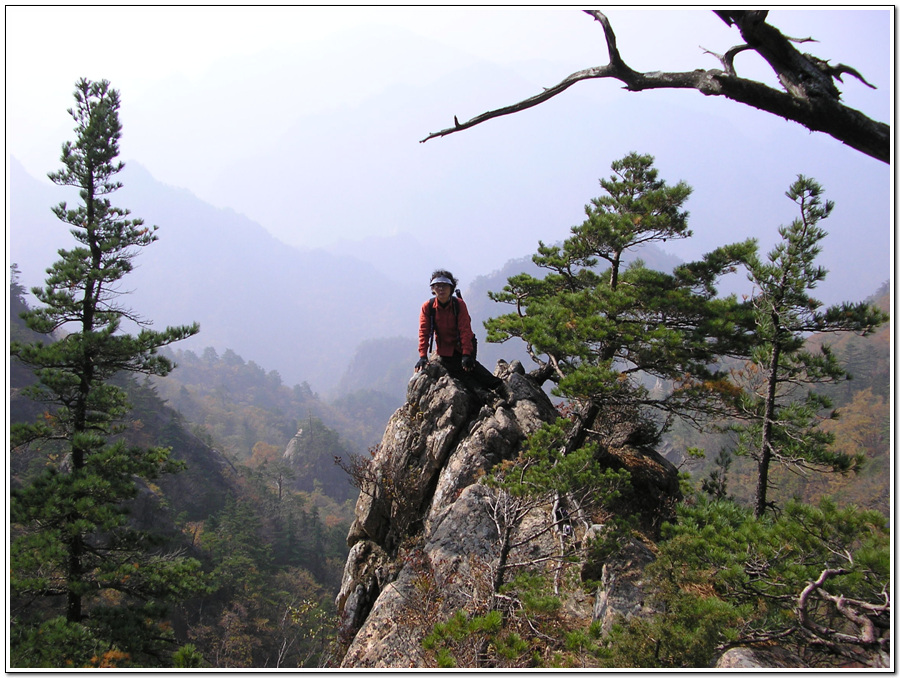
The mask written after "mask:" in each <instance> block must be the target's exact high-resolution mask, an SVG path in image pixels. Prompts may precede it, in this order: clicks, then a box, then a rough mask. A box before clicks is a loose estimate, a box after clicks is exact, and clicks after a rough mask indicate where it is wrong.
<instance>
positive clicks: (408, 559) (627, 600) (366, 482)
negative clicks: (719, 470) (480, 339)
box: [336, 362, 677, 668]
mask: <svg viewBox="0 0 900 678" xmlns="http://www.w3.org/2000/svg"><path fill="white" fill-rule="evenodd" d="M495 374H497V376H499V377H501V378H502V379H503V382H504V387H503V389H502V390H503V393H502V394H499V395H498V394H494V393H491V392H485V391H481V390H480V389H477V388H474V389H473V388H471V387H470V388H467V387H466V386H464V385H463V384H462V383H460V382H459V381H457V380H455V379H453V378H451V377H450V376H449V375H448V374H447V373H446V371H445V370H444V369H443V368H442V367H441V366H440V365H439V364H435V363H431V364H429V365H428V366H427V367H426V368H425V369H424V370H422V371H421V372H419V373H418V374H417V375H415V376H414V377H413V378H412V379H411V380H410V382H409V386H408V393H407V402H406V404H405V405H404V406H403V407H401V408H400V409H399V410H397V412H395V414H394V415H393V417H392V418H391V420H390V422H389V423H388V426H387V429H386V431H385V434H384V438H383V439H382V442H381V445H380V446H379V448H378V449H377V451H376V452H375V454H374V457H373V458H372V460H371V462H370V464H369V465H368V467H367V468H366V469H365V473H364V476H363V477H361V478H359V479H357V480H358V481H359V484H360V485H361V488H362V489H361V492H360V496H359V499H358V501H357V504H356V517H355V520H354V523H353V525H352V526H351V528H350V532H349V534H348V538H347V539H348V545H349V546H350V547H351V550H350V554H349V556H348V558H347V563H346V566H345V569H344V577H343V581H342V585H341V589H340V592H339V594H338V596H337V601H336V602H337V605H338V608H339V610H340V611H341V615H342V629H341V631H342V637H343V639H344V640H345V642H346V647H347V650H346V653H345V655H344V659H343V662H342V666H343V667H345V668H406V667H419V666H423V665H425V664H424V662H425V660H426V658H425V656H424V652H423V649H422V639H423V637H424V636H425V635H426V634H427V633H428V631H429V630H430V628H431V626H432V625H433V624H434V623H435V621H439V620H445V619H447V618H449V616H450V615H452V614H453V612H454V611H456V610H458V609H462V608H465V609H468V610H473V609H479V606H482V608H481V609H486V608H484V607H483V606H484V605H486V604H487V603H489V602H490V598H491V595H492V594H493V588H492V586H491V585H492V584H495V583H496V582H493V581H492V573H494V572H496V571H497V563H498V558H499V557H500V553H501V534H500V531H499V530H500V525H501V521H499V520H498V513H499V511H500V504H501V499H502V497H501V495H500V494H498V491H497V490H495V489H492V488H490V487H488V486H487V485H485V484H483V483H481V482H479V480H480V479H481V478H482V476H483V475H484V474H485V473H486V472H487V471H488V470H490V469H491V468H492V467H493V466H494V465H495V464H498V463H500V462H502V461H504V460H508V459H514V458H515V457H516V456H517V455H518V453H519V452H520V450H521V447H522V443H523V442H524V440H525V439H526V437H527V436H528V435H529V434H531V433H532V432H534V431H536V430H537V429H538V428H539V427H540V426H541V425H542V424H543V423H544V422H549V421H553V420H554V419H556V417H557V416H558V414H557V411H556V409H555V408H554V406H553V404H552V402H551V401H550V399H549V398H548V397H547V395H546V394H545V393H544V392H543V390H542V389H541V387H540V384H539V383H538V382H537V381H535V380H534V379H533V378H532V377H530V376H529V375H527V374H525V370H524V369H523V368H522V366H521V364H519V363H518V362H515V363H512V364H510V365H507V364H505V363H502V362H501V363H498V368H497V370H496V372H495ZM622 450H627V451H626V452H621V451H620V450H609V451H607V452H605V453H606V454H608V455H609V457H610V464H618V465H620V466H621V467H627V468H632V467H633V468H638V469H643V470H644V475H643V476H642V477H643V478H644V480H645V482H646V483H647V484H648V487H650V486H652V487H653V488H655V489H654V492H656V493H657V494H658V495H660V496H662V495H664V494H665V493H666V492H668V491H670V490H671V489H672V488H673V487H674V488H675V492H677V472H675V471H674V468H672V469H669V468H668V467H667V466H665V464H661V463H660V462H658V460H657V459H656V458H654V457H652V455H649V456H648V455H645V454H643V453H642V450H640V449H636V448H630V447H628V446H623V447H622ZM663 461H664V460H663ZM669 466H671V465H669ZM654 469H655V470H654ZM656 475H658V477H655V476H656ZM550 513H551V509H550V507H542V508H535V509H534V510H531V511H530V512H529V513H527V514H526V515H525V516H524V517H523V518H522V519H521V520H520V521H519V523H518V524H517V528H516V529H517V530H519V533H520V534H521V533H522V531H525V530H528V531H530V532H529V534H533V535H535V537H534V538H533V539H532V538H529V539H528V540H527V544H524V545H522V546H520V547H518V549H513V550H511V551H509V552H508V553H505V554H504V557H508V559H509V562H518V563H521V562H540V561H542V560H544V559H543V558H542V557H541V556H542V555H546V554H548V553H551V552H553V551H554V549H558V550H560V552H562V551H563V550H565V549H571V548H583V547H584V544H585V543H586V540H585V539H584V538H583V537H584V531H583V529H582V528H580V527H579V528H578V529H579V530H580V536H579V537H578V538H577V539H576V538H575V537H574V536H573V535H569V534H568V533H566V534H563V533H562V532H560V531H559V530H553V529H540V528H541V526H547V525H550V524H551V523H552V522H553V521H552V519H551V515H550ZM594 529H595V530H596V529H599V528H598V527H596V526H595V528H594ZM516 541H524V540H521V539H512V540H510V543H515V542H516ZM621 557H622V558H623V559H624V560H623V561H622V562H621V563H618V561H616V562H612V561H609V562H607V563H606V564H605V565H604V566H603V582H602V584H601V586H600V589H599V591H598V594H597V595H596V596H590V595H586V594H585V593H584V592H583V591H580V590H578V591H568V592H566V593H565V594H564V595H563V596H562V597H563V598H564V604H565V609H566V613H567V614H568V615H570V617H571V618H572V619H573V620H576V621H579V622H583V623H584V624H585V625H587V624H589V623H590V622H591V621H593V620H594V619H598V618H600V619H603V620H604V621H603V623H604V625H607V620H610V621H609V622H608V624H611V623H612V621H611V620H612V619H614V618H615V617H616V615H621V616H623V617H627V616H630V615H633V614H640V613H641V611H642V610H643V607H644V606H643V596H642V594H641V593H640V591H639V589H640V568H641V566H642V565H643V564H645V563H646V562H648V561H649V559H652V555H651V554H650V553H649V551H647V549H646V547H642V545H641V544H639V543H635V544H633V545H630V546H629V547H628V548H625V549H622V556H621ZM597 615H599V617H598V616H597ZM573 623H574V622H573Z"/></svg>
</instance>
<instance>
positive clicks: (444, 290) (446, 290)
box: [431, 283, 453, 304]
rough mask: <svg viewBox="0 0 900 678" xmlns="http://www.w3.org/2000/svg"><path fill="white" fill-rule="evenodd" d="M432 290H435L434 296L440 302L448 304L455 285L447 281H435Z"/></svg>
mask: <svg viewBox="0 0 900 678" xmlns="http://www.w3.org/2000/svg"><path fill="white" fill-rule="evenodd" d="M431 291H432V292H434V296H436V297H437V299H438V301H439V302H440V303H442V304H446V303H447V302H448V301H450V295H451V294H453V287H452V286H450V285H448V284H447V283H435V284H434V285H432V286H431Z"/></svg>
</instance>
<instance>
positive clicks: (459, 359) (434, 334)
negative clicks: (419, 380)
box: [415, 269, 503, 394]
mask: <svg viewBox="0 0 900 678" xmlns="http://www.w3.org/2000/svg"><path fill="white" fill-rule="evenodd" d="M456 285H457V280H456V278H454V277H453V274H452V273H450V271H445V270H442V269H441V270H437V271H435V272H434V273H432V274H431V293H432V295H433V298H431V299H429V300H428V301H426V302H425V303H424V304H422V308H421V310H420V312H419V361H418V362H417V363H416V367H415V371H416V372H418V371H419V370H421V369H422V368H423V367H425V365H427V364H428V354H429V353H430V351H431V345H432V342H433V343H434V344H435V349H436V351H435V352H436V353H437V356H438V360H439V361H440V363H441V365H443V366H444V368H445V369H446V370H447V372H448V373H449V374H450V376H451V377H455V378H457V379H460V380H461V381H463V382H464V383H467V384H470V385H477V386H481V387H483V388H488V389H491V390H493V391H498V392H499V393H501V394H502V393H503V389H502V387H503V380H502V379H500V378H498V377H495V376H494V375H493V374H491V373H490V372H489V371H488V370H487V368H486V367H484V365H482V364H481V363H479V362H478V361H477V360H475V354H476V347H477V343H476V340H475V333H474V332H473V331H472V318H471V316H470V315H469V309H468V308H467V307H466V302H465V301H463V299H462V295H460V294H459V293H458V292H457V294H456V295H455V296H454V294H453V292H454V291H455V290H456Z"/></svg>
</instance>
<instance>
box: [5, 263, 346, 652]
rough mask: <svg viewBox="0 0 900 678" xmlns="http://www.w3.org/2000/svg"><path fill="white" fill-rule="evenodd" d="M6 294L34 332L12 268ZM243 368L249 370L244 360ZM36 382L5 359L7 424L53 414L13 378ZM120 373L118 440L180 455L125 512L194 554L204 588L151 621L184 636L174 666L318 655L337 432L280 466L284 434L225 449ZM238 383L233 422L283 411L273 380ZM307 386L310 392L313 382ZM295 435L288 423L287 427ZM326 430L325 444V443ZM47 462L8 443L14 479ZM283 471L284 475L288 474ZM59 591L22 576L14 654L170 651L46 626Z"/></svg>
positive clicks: (327, 621)
mask: <svg viewBox="0 0 900 678" xmlns="http://www.w3.org/2000/svg"><path fill="white" fill-rule="evenodd" d="M10 301H11V303H10V315H9V326H10V333H11V335H12V337H13V338H14V339H18V340H20V341H35V340H37V339H38V338H39V335H35V334H34V333H32V332H30V331H29V330H28V329H27V328H26V327H25V326H24V324H23V322H22V320H21V319H20V318H19V313H21V312H22V311H25V310H27V308H28V306H27V305H26V303H25V301H24V298H23V297H22V289H21V286H20V285H19V284H18V282H17V278H16V276H15V275H13V278H12V285H11V289H10ZM232 360H233V358H232ZM249 373H250V374H254V372H253V370H252V368H251V369H250V370H249ZM33 382H34V379H33V376H32V375H31V373H30V372H29V370H27V369H25V368H24V367H23V366H22V365H20V364H17V363H16V361H15V360H14V361H12V370H11V372H10V394H9V405H10V416H11V422H12V423H13V424H15V423H17V422H25V421H30V420H32V419H33V418H34V416H36V415H40V414H41V413H42V412H46V414H45V416H47V417H52V416H53V410H47V409H46V406H45V405H43V404H41V403H39V402H35V401H33V400H31V399H28V398H26V397H25V396H24V395H23V393H22V389H23V388H25V387H26V386H28V385H29V384H31V383H33ZM116 382H117V383H118V384H119V385H120V386H121V387H122V388H123V389H124V390H125V392H126V393H127V394H128V397H129V400H130V402H131V403H132V408H131V410H130V411H129V412H128V414H127V416H126V417H125V419H124V421H123V427H122V430H121V432H120V433H119V434H118V435H117V438H118V439H121V440H123V441H125V442H126V443H127V444H128V445H136V446H140V445H148V444H152V445H164V446H167V447H170V448H171V450H172V457H173V459H174V460H175V461H176V462H177V463H183V464H184V466H185V468H184V470H183V471H181V472H179V473H171V474H165V475H163V476H160V477H159V478H158V479H157V480H155V481H153V482H151V483H145V484H143V485H142V486H141V487H140V491H139V492H138V494H137V496H136V497H135V498H134V499H133V500H131V501H129V502H127V504H126V505H124V506H123V509H124V510H125V511H126V512H127V516H128V522H129V524H130V525H131V526H132V527H134V528H135V529H138V530H142V531H144V532H146V534H147V536H146V540H147V542H148V544H152V548H153V549H154V551H155V552H157V553H160V554H171V553H181V554H185V555H187V556H189V557H191V558H193V559H196V560H197V561H198V562H199V563H200V564H201V566H202V571H203V573H204V585H203V591H202V592H196V593H193V594H189V595H185V596H183V597H182V598H181V599H180V600H178V601H177V602H176V603H172V604H171V605H170V606H169V607H168V609H164V608H163V609H161V610H160V612H161V616H160V619H159V622H158V624H159V626H158V630H157V633H158V635H159V636H160V638H162V639H165V643H167V644H168V647H169V654H171V651H172V650H173V649H175V648H177V647H178V646H181V650H179V652H178V653H176V655H175V658H174V661H175V663H176V665H177V666H182V667H184V668H191V667H216V668H238V667H264V666H269V667H278V666H291V667H296V666H303V665H311V666H316V665H318V664H320V663H321V662H324V661H326V659H325V657H324V656H323V652H324V651H325V650H326V648H327V647H328V645H329V643H330V642H331V639H332V638H333V633H334V631H333V629H334V607H333V600H334V595H335V592H336V590H337V587H338V585H339V582H340V570H341V565H342V563H343V560H344V558H345V557H346V551H347V549H346V544H345V537H346V533H347V529H348V526H349V522H350V513H351V510H350V508H348V503H349V500H350V498H351V497H350V495H351V488H350V487H349V484H348V483H347V482H346V476H345V475H344V474H343V472H342V471H340V470H339V469H338V468H337V467H336V466H335V464H334V460H333V457H332V456H331V455H332V454H337V453H340V452H342V451H344V450H345V448H343V447H341V446H340V443H339V442H338V441H337V436H336V434H334V433H332V432H330V431H328V430H327V429H325V428H324V427H323V426H322V425H321V423H319V422H318V421H317V420H314V423H313V431H314V435H315V436H316V438H315V440H316V445H315V446H314V447H313V448H312V449H311V450H308V451H306V454H305V455H304V454H300V456H299V457H298V458H297V459H296V460H295V462H296V463H295V465H294V466H292V467H291V468H287V469H286V468H283V467H279V461H280V458H281V456H282V454H283V453H284V449H285V446H284V445H281V446H279V447H274V446H271V448H270V447H267V446H266V445H257V446H256V449H255V450H254V455H253V456H250V455H246V456H245V457H244V458H239V457H234V456H232V455H230V454H229V453H228V452H227V447H226V446H225V445H222V444H221V443H219V442H217V441H216V439H215V435H213V434H211V433H209V432H208V431H206V430H205V429H204V428H203V426H202V425H201V424H198V423H194V422H192V420H191V419H190V418H189V417H186V416H184V415H183V414H182V413H180V412H178V411H176V410H174V409H173V408H172V407H170V406H169V405H167V404H165V403H164V400H163V398H162V397H161V396H160V394H159V393H158V391H157V389H156V388H155V386H154V385H153V384H152V383H150V382H141V381H139V380H136V379H134V378H131V377H127V378H117V379H116ZM244 385H245V386H246V387H247V388H248V391H249V392H250V393H251V394H252V397H253V398H254V400H253V402H254V405H249V404H248V405H246V406H234V404H232V409H231V410H230V412H231V413H232V414H233V415H234V417H235V419H236V421H237V422H238V423H239V424H240V425H241V426H243V423H244V422H245V421H247V422H249V421H255V420H262V421H263V422H269V423H270V422H272V421H275V422H278V421H279V419H278V416H277V414H271V415H270V414H269V413H268V412H267V411H266V409H265V408H266V407H268V406H272V409H273V410H275V411H276V412H277V410H278V404H279V402H280V401H279V400H278V399H279V398H280V397H281V396H282V395H283V394H282V393H281V391H280V390H279V389H278V388H272V385H273V383H272V382H271V381H270V382H269V383H268V384H266V383H265V382H264V380H263V381H258V382H252V381H250V382H247V383H245V384H244ZM307 397H308V398H309V399H310V402H314V401H315V399H314V398H313V397H312V396H311V394H307ZM265 425H268V424H265V423H264V424H261V426H263V427H264V426H265ZM285 430H286V431H289V430H290V429H285ZM307 430H310V429H309V428H307ZM296 433H297V431H296V430H293V431H292V432H290V433H289V434H288V439H289V438H290V436H292V435H294V434H296ZM225 440H226V442H227V441H228V440H229V437H228V436H227V435H225ZM322 440H328V441H330V442H329V444H328V445H325V446H320V445H319V443H320V442H321V441H322ZM268 451H274V452H275V453H276V454H275V455H274V456H273V458H271V459H266V454H267V452H268ZM301 452H303V450H301ZM53 460H57V461H58V454H57V453H56V451H55V446H53V445H49V446H48V445H41V446H35V445H31V446H21V447H15V448H13V449H12V453H11V455H10V459H9V466H10V479H9V487H10V489H11V491H12V492H13V493H14V494H15V493H17V492H20V491H22V490H23V489H24V488H27V487H28V486H29V484H31V483H33V482H34V481H35V480H36V479H37V478H38V477H39V475H40V473H41V472H42V470H43V469H44V468H45V467H46V464H47V463H48V461H53ZM329 477H330V481H329ZM284 478H290V483H291V484H290V485H285V484H283V483H282V480H283V479H284ZM323 480H324V482H323ZM299 488H302V489H299ZM25 534H27V530H26V528H25V526H23V525H17V524H15V523H13V524H12V525H11V537H12V538H14V539H15V538H16V537H20V536H23V535H25ZM21 575H22V573H21V572H19V573H18V574H17V577H16V579H17V581H18V578H19V577H21ZM62 603H64V601H63V600H61V599H59V598H58V597H57V598H56V599H53V598H50V599H41V598H39V597H37V596H35V595H33V593H30V592H29V589H28V588H27V587H26V588H24V589H23V588H22V587H21V584H17V586H16V589H15V591H14V593H13V596H12V598H11V600H10V611H11V614H12V618H11V637H12V641H13V646H12V657H11V661H12V665H13V666H17V667H44V668H60V667H62V666H74V667H80V666H95V667H96V666H108V667H121V668H124V667H129V666H143V667H148V666H154V665H157V664H162V665H167V664H170V662H171V661H173V660H171V659H166V657H165V655H164V654H159V649H158V648H157V649H152V648H148V649H147V651H146V653H144V654H134V653H131V654H129V655H125V654H121V653H120V654H115V653H105V654H104V652H103V651H102V650H98V649H96V648H95V646H94V645H92V644H91V643H89V642H87V641H86V640H85V641H84V642H83V643H82V646H80V647H74V646H72V645H71V644H70V642H69V641H67V640H66V636H65V635H64V634H62V633H61V631H60V630H59V629H57V628H56V627H55V626H53V625H52V624H51V625H49V626H48V625H47V624H48V620H52V619H53V618H54V616H55V615H56V614H58V613H60V612H61V611H62V608H64V605H62ZM165 643H164V644H165Z"/></svg>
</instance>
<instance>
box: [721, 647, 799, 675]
mask: <svg viewBox="0 0 900 678" xmlns="http://www.w3.org/2000/svg"><path fill="white" fill-rule="evenodd" d="M715 668H717V669H744V670H748V669H749V670H752V669H757V670H758V669H805V668H808V667H807V666H806V664H804V663H803V660H802V659H800V657H798V656H797V655H795V654H794V653H792V652H789V651H788V650H786V649H784V648H781V647H733V648H731V649H730V650H726V652H725V653H724V654H723V655H722V656H721V657H720V658H719V661H718V662H716V666H715Z"/></svg>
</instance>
